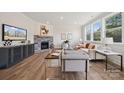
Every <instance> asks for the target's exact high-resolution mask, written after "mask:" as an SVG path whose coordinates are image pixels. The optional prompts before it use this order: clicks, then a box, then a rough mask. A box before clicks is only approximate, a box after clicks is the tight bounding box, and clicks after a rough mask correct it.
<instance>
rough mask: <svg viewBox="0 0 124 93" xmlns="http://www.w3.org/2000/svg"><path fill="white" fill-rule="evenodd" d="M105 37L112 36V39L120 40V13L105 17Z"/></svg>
mask: <svg viewBox="0 0 124 93" xmlns="http://www.w3.org/2000/svg"><path fill="white" fill-rule="evenodd" d="M105 29H106V37H113V41H114V42H117V43H121V42H122V15H121V13H117V14H114V15H112V16H109V17H108V18H106V19H105Z"/></svg>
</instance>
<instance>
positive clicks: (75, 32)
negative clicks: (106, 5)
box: [0, 12, 124, 80]
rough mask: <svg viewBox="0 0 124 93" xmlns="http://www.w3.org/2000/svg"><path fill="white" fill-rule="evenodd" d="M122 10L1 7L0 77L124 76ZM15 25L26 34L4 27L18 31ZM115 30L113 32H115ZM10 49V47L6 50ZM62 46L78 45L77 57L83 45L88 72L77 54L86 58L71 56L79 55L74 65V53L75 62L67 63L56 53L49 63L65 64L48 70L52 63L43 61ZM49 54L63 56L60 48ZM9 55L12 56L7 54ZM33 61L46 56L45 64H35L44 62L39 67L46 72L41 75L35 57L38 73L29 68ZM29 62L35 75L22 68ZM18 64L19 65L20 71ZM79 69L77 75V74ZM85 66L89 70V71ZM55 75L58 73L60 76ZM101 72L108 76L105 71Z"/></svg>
mask: <svg viewBox="0 0 124 93" xmlns="http://www.w3.org/2000/svg"><path fill="white" fill-rule="evenodd" d="M123 14H124V13H123V12H60V13H57V12H53V13H50V12H1V13H0V20H1V21H0V24H1V34H0V37H1V39H0V40H1V43H0V46H1V49H0V51H1V53H2V52H3V53H5V54H3V53H2V54H1V57H0V59H1V62H0V67H1V68H2V69H1V70H0V73H1V74H0V79H15V80H16V79H17V80H22V79H27V80H28V79H32V80H35V79H38V80H40V79H41V80H46V79H50V80H51V79H54V80H58V79H59V80H61V79H62V80H63V79H67V80H68V79H71V80H72V79H73V80H76V79H81V80H82V79H83V80H84V79H90V80H92V79H95V80H98V79H109V80H111V79H123V72H122V70H123V55H124V51H123V50H122V49H123V46H124V45H123V41H124V40H123V31H122V30H123ZM113 20H114V21H113ZM112 22H113V23H112ZM13 29H16V30H17V31H20V34H21V31H22V32H23V34H24V36H21V37H18V36H19V35H16V37H12V36H11V35H10V36H9V34H7V32H6V31H8V33H9V31H14V30H13ZM16 30H15V31H16ZM112 31H113V32H115V33H114V34H113V32H112ZM14 33H19V32H14ZM14 36H15V35H14ZM22 37H23V38H22ZM16 46H17V47H16ZM7 49H8V52H6V51H7ZM55 49H57V50H55ZM63 49H64V51H65V50H71V51H72V50H74V51H76V52H74V51H73V52H72V53H75V54H76V53H77V55H78V54H79V56H80V50H81V52H82V54H88V56H89V59H88V66H87V67H88V68H87V71H84V69H85V68H86V66H84V65H85V64H84V63H85V62H84V63H83V64H81V62H80V61H78V60H79V59H80V60H81V59H82V60H84V59H86V57H84V58H83V57H79V56H77V57H76V55H71V56H75V58H76V61H77V62H76V64H75V61H74V60H75V59H74V57H73V60H71V62H69V61H67V62H65V63H64V65H65V66H63V65H60V64H61V63H58V62H59V61H58V59H60V58H58V59H57V60H53V61H52V62H51V65H54V66H55V67H56V66H57V65H59V67H62V69H61V70H62V71H61V70H59V71H58V70H55V71H54V70H52V69H51V71H48V75H46V74H47V71H46V69H47V68H49V67H46V66H45V65H44V64H46V63H47V62H46V63H44V62H45V61H44V60H45V59H47V60H48V59H51V57H49V56H47V54H49V53H50V51H51V50H55V51H57V52H58V51H61V52H62V51H63ZM4 50H6V51H4ZM99 50H100V51H99ZM17 51H18V53H17ZM25 51H27V52H25ZM105 51H106V52H105ZM65 52H66V51H65ZM83 52H85V53H83ZM69 53H70V52H69ZM22 54H23V55H22ZM51 54H53V56H52V57H53V58H54V56H59V55H58V54H57V53H56V52H55V53H51ZM82 54H81V55H82ZM6 55H9V56H7V57H6ZM3 56H4V57H3ZM38 56H40V57H38ZM41 56H44V57H41ZM78 57H79V59H78V60H77V58H78ZM5 59H8V60H5ZM54 59H55V58H54ZM26 60H27V62H26ZM30 60H37V61H36V62H37V63H38V62H40V61H42V62H41V63H42V64H41V63H40V64H36V66H37V65H39V66H40V67H39V69H40V70H38V72H42V74H39V75H36V72H37V68H36V66H35V65H34V64H35V63H36V62H32V65H34V68H33V70H34V73H31V72H32V71H31V72H30V71H29V69H32V65H31V64H30V65H31V66H28V64H29V63H30V62H31V61H30ZM51 60H52V59H51ZM63 60H65V59H63ZM103 61H104V62H103ZM62 63H63V62H62ZM97 65H99V66H102V67H101V69H100V70H101V72H99V71H95V69H97V70H99V66H98V67H97ZM54 66H53V67H54ZM104 66H105V67H104ZM20 67H21V68H20ZM25 67H27V70H26V71H25V73H31V74H32V76H29V75H28V74H24V73H22V72H21V71H23V70H25ZM17 68H20V69H18V71H16V69H17ZM14 69H15V70H14ZM63 69H64V70H65V71H63ZM41 70H42V71H41ZM12 71H14V72H13V74H11V73H12ZM52 71H53V72H52ZM78 71H79V73H77V74H75V73H73V72H78ZM81 71H83V72H86V74H85V73H82V72H81ZM93 71H94V73H93ZM6 72H8V73H6ZM17 72H19V73H17ZM64 72H68V73H64ZM69 72H70V73H69ZM80 72H81V73H80ZM91 72H92V73H91ZM51 73H54V74H53V76H50V77H48V76H49V74H51ZM58 73H59V74H58ZM99 73H101V74H99ZM56 74H58V77H57V78H56ZM95 74H96V76H95ZM102 74H104V76H101V75H102ZM15 75H16V77H15ZM71 75H72V76H73V77H72V76H71ZM80 75H81V76H82V77H81V76H80ZM34 76H36V77H34ZM54 76H55V77H54Z"/></svg>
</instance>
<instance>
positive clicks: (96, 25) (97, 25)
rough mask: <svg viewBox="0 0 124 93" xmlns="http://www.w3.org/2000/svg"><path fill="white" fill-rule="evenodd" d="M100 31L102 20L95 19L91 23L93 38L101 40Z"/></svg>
mask: <svg viewBox="0 0 124 93" xmlns="http://www.w3.org/2000/svg"><path fill="white" fill-rule="evenodd" d="M101 31H102V22H101V21H97V22H95V23H94V24H93V40H94V41H101Z"/></svg>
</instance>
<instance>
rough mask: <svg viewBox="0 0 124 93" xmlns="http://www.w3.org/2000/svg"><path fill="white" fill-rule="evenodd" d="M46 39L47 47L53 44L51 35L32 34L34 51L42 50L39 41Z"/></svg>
mask: <svg viewBox="0 0 124 93" xmlns="http://www.w3.org/2000/svg"><path fill="white" fill-rule="evenodd" d="M44 41H48V42H49V48H51V47H52V46H53V37H52V36H37V35H35V36H34V43H35V51H42V50H41V42H44Z"/></svg>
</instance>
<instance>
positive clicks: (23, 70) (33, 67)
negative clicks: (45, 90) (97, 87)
mask: <svg viewBox="0 0 124 93" xmlns="http://www.w3.org/2000/svg"><path fill="white" fill-rule="evenodd" d="M46 55H47V52H44V53H39V54H34V55H33V56H31V57H29V58H27V59H25V60H23V61H22V62H20V63H18V64H16V65H14V66H12V67H10V68H7V69H0V79H1V80H45V74H46V73H45V64H44V62H45V60H44V57H45V56H46ZM104 69H105V64H104V62H90V71H89V72H88V79H89V80H124V71H123V72H120V71H119V72H111V71H105V70H104ZM61 75H62V76H65V79H66V80H84V79H85V73H81V72H80V73H65V74H61V72H60V68H57V69H47V75H46V76H47V77H50V76H52V77H50V78H48V79H61V78H60V77H61ZM55 77H57V78H55Z"/></svg>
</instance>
